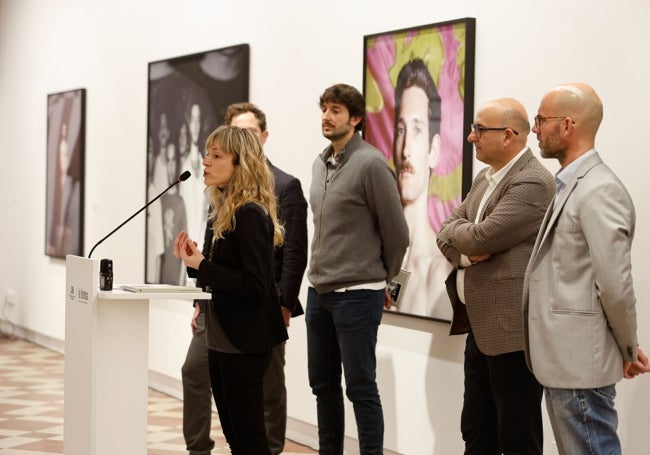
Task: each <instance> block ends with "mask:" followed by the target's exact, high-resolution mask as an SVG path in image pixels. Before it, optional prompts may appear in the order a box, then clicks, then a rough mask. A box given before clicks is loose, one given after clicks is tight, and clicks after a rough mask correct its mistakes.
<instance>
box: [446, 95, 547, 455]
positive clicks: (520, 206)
mask: <svg viewBox="0 0 650 455" xmlns="http://www.w3.org/2000/svg"><path fill="white" fill-rule="evenodd" d="M529 132H530V124H529V123H528V120H527V114H526V110H525V109H524V107H523V106H522V105H521V103H519V102H518V101H515V100H513V99H511V98H505V99H499V100H495V101H492V102H489V103H487V104H486V105H484V106H483V107H482V108H481V109H480V110H479V111H478V114H477V115H476V120H475V122H474V124H473V125H472V131H471V132H470V134H469V136H468V138H467V139H468V140H469V141H470V142H472V143H474V146H475V149H476V157H477V158H478V159H479V160H480V161H482V162H484V163H485V164H487V165H488V167H487V168H486V169H483V170H482V171H481V172H479V174H478V175H477V176H476V178H475V179H474V182H473V184H472V188H471V190H470V192H469V194H468V195H467V197H466V198H465V200H464V201H463V203H462V204H461V205H460V206H459V207H458V208H457V209H456V210H454V212H453V213H452V215H451V216H450V217H449V219H448V220H446V221H445V222H444V223H443V225H442V228H441V230H440V233H439V234H438V246H439V247H440V250H441V251H442V253H443V254H444V255H445V256H446V257H447V259H448V260H449V261H450V262H451V263H452V265H453V266H454V268H455V270H454V271H452V273H451V274H450V277H449V279H448V280H447V290H448V293H449V297H450V299H451V301H452V305H453V307H454V320H453V322H452V324H456V325H457V324H458V323H459V322H460V321H465V322H466V323H467V321H468V324H466V327H464V328H462V327H461V328H457V327H453V332H454V333H459V332H462V331H468V332H469V333H468V336H467V340H466V346H465V364H464V370H465V393H464V401H463V410H462V414H461V432H462V435H463V439H464V441H465V453H466V454H481V455H489V454H494V455H498V454H501V453H505V454H509V453H525V454H540V455H541V454H542V444H543V436H542V415H541V399H542V387H541V386H540V385H539V383H538V382H537V381H536V380H535V377H534V376H533V375H532V374H531V373H530V371H529V370H528V368H527V367H526V361H525V357H524V336H523V319H522V311H521V296H522V289H523V280H524V272H525V270H526V264H527V263H528V259H529V258H530V253H531V251H532V248H533V243H534V242H535V236H536V235H537V231H538V229H539V226H540V223H541V222H542V218H543V217H544V212H545V210H546V207H547V206H548V204H549V202H550V201H551V199H552V197H553V193H554V191H555V185H554V183H553V177H552V175H551V174H550V173H549V172H548V171H547V170H546V169H545V168H544V167H543V166H542V165H541V164H540V163H539V161H538V160H537V159H536V158H535V157H534V156H533V154H532V152H531V151H530V149H528V148H527V147H526V138H527V136H528V133H529Z"/></svg>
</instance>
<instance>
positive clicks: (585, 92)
mask: <svg viewBox="0 0 650 455" xmlns="http://www.w3.org/2000/svg"><path fill="white" fill-rule="evenodd" d="M602 118H603V104H602V101H601V100H600V98H599V97H598V95H597V94H596V92H595V91H594V89H593V88H592V87H590V86H588V85H587V84H584V83H574V84H566V85H559V86H556V87H554V88H552V89H551V90H550V91H548V92H547V93H546V94H545V95H544V97H543V98H542V101H541V103H540V105H539V109H538V111H537V115H536V116H535V126H534V128H533V132H534V133H536V134H537V139H538V140H539V148H540V150H541V152H542V156H543V157H545V158H555V159H557V160H558V161H559V163H560V165H561V166H562V168H561V169H560V170H559V171H558V173H557V174H556V175H555V181H556V185H557V193H556V195H555V199H554V201H553V203H552V204H551V205H550V206H549V208H548V210H547V212H546V216H545V218H544V221H543V222H542V225H541V228H540V230H539V234H538V236H537V241H536V243H535V247H534V249H533V253H532V256H531V258H530V262H529V264H528V268H527V270H526V280H525V282H524V302H523V308H524V328H525V340H526V346H525V347H526V360H527V362H528V366H529V368H530V369H531V371H532V372H533V373H534V374H535V377H536V378H537V380H538V381H539V382H540V383H541V384H542V385H543V386H544V396H545V401H546V408H547V410H548V415H549V418H550V421H551V425H552V427H553V433H554V435H555V440H556V443H557V446H558V450H559V452H560V454H577V453H579V454H596V453H608V454H620V453H621V444H620V441H619V439H618V435H617V434H616V428H617V425H618V417H617V413H616V409H615V408H614V397H615V396H616V383H617V382H618V381H619V380H620V379H621V378H622V377H625V378H628V379H629V378H633V377H634V376H636V375H638V374H640V373H645V372H648V371H650V365H649V363H648V358H647V357H646V356H645V355H644V353H643V351H641V349H640V348H639V347H638V344H637V336H636V328H637V323H636V310H635V304H636V299H635V296H634V288H633V285H632V274H631V270H632V265H631V263H630V249H631V246H632V239H633V237H634V224H635V211H634V205H633V204H632V199H631V198H630V195H629V194H628V192H627V190H626V189H625V187H624V186H623V184H622V183H621V181H620V180H619V179H618V178H617V177H616V175H614V173H613V172H612V171H611V169H610V168H609V167H608V166H607V165H606V164H605V163H603V161H602V159H601V158H600V155H599V154H598V152H597V151H596V149H595V142H596V133H597V132H598V128H599V126H600V122H601V120H602Z"/></svg>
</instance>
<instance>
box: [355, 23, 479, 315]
mask: <svg viewBox="0 0 650 455" xmlns="http://www.w3.org/2000/svg"><path fill="white" fill-rule="evenodd" d="M475 22H476V21H475V19H472V18H464V19H458V20H453V21H448V22H441V23H436V24H428V25H421V26H417V27H411V28H407V29H401V30H395V31H390V32H383V33H377V34H373V35H367V36H365V37H364V68H363V92H364V96H365V98H366V111H367V120H366V126H365V129H364V139H365V140H367V141H368V142H370V143H371V144H373V145H374V146H375V147H377V148H378V149H379V150H380V151H381V152H382V153H383V154H384V156H385V157H386V159H387V160H388V161H389V163H390V165H391V167H392V168H393V170H394V171H395V174H396V177H397V187H398V190H399V193H400V199H401V202H402V207H403V209H404V216H405V218H406V221H407V223H408V225H409V232H410V233H411V244H410V246H409V248H408V250H407V253H406V256H405V258H404V262H403V264H402V268H403V269H404V270H406V271H408V272H410V278H409V286H408V288H407V289H406V290H405V291H404V292H402V294H403V295H402V296H401V297H402V300H401V302H400V305H399V306H396V308H395V309H394V311H396V312H398V313H400V314H406V315H409V316H419V317H425V318H430V319H436V320H441V321H449V320H451V315H452V311H451V304H450V302H449V298H448V296H447V292H446V288H445V279H446V278H447V276H448V275H449V272H450V271H451V265H450V264H449V263H448V261H447V260H446V258H445V257H444V256H443V255H442V253H441V252H440V251H439V250H438V247H437V246H436V239H437V235H438V232H439V231H440V226H441V224H442V222H443V221H445V220H446V219H447V217H448V216H449V215H450V214H451V212H452V211H453V210H454V209H455V208H456V207H457V206H458V205H459V204H460V202H461V199H462V198H463V197H464V195H465V194H466V193H467V192H468V191H469V188H470V186H471V183H472V161H473V157H472V145H471V144H470V143H468V142H467V140H466V138H467V135H468V134H469V132H470V131H469V128H470V126H469V125H470V123H471V122H472V119H473V116H474V44H475V27H476V23H475Z"/></svg>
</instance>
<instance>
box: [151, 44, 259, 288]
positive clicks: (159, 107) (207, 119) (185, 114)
mask: <svg viewBox="0 0 650 455" xmlns="http://www.w3.org/2000/svg"><path fill="white" fill-rule="evenodd" d="M249 54H250V52H249V46H248V44H240V45H237V46H231V47H226V48H221V49H215V50H211V51H207V52H201V53H197V54H192V55H186V56H182V57H176V58H171V59H167V60H160V61H155V62H151V63H149V98H148V115H147V117H148V119H147V200H151V199H153V198H154V197H156V196H157V195H158V194H160V193H161V192H162V191H164V190H165V189H166V188H167V187H168V186H169V185H170V184H172V183H174V182H175V181H176V180H177V179H178V176H179V175H180V174H181V173H183V172H185V171H189V172H190V173H191V176H190V177H189V178H188V179H187V180H185V181H184V182H182V183H180V184H178V185H176V186H174V187H173V188H172V189H170V190H169V191H167V192H166V193H165V194H164V195H163V196H162V197H161V198H160V199H159V200H157V201H156V202H154V203H153V204H151V205H150V206H149V207H148V208H147V219H146V248H145V249H146V253H145V254H146V257H145V269H146V270H145V278H146V282H147V283H165V284H173V285H184V284H185V283H186V275H187V274H186V271H185V269H184V266H183V264H182V261H180V260H179V259H177V258H176V257H174V254H173V251H172V250H173V248H172V245H173V242H174V239H175V238H176V235H177V234H178V232H179V231H181V230H184V231H187V232H188V233H189V235H190V237H191V238H192V239H193V240H195V241H196V242H198V243H199V248H201V242H203V233H204V231H205V226H206V222H207V215H208V198H207V196H206V195H205V194H204V189H205V185H204V184H203V165H202V162H203V156H204V153H205V150H204V148H205V140H206V138H207V137H208V135H209V134H210V133H211V132H212V131H214V130H215V129H216V128H217V127H218V126H219V125H221V124H222V123H223V121H224V116H225V112H226V108H227V107H228V105H230V104H232V103H236V102H241V101H248V81H249Z"/></svg>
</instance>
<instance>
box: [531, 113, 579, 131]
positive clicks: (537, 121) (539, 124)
mask: <svg viewBox="0 0 650 455" xmlns="http://www.w3.org/2000/svg"><path fill="white" fill-rule="evenodd" d="M563 118H567V116H566V115H563V116H561V117H544V116H543V115H536V116H535V117H534V119H535V128H537V129H540V128H541V127H542V124H543V123H544V122H545V121H547V120H559V119H563ZM572 122H573V120H572ZM573 123H575V122H573Z"/></svg>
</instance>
